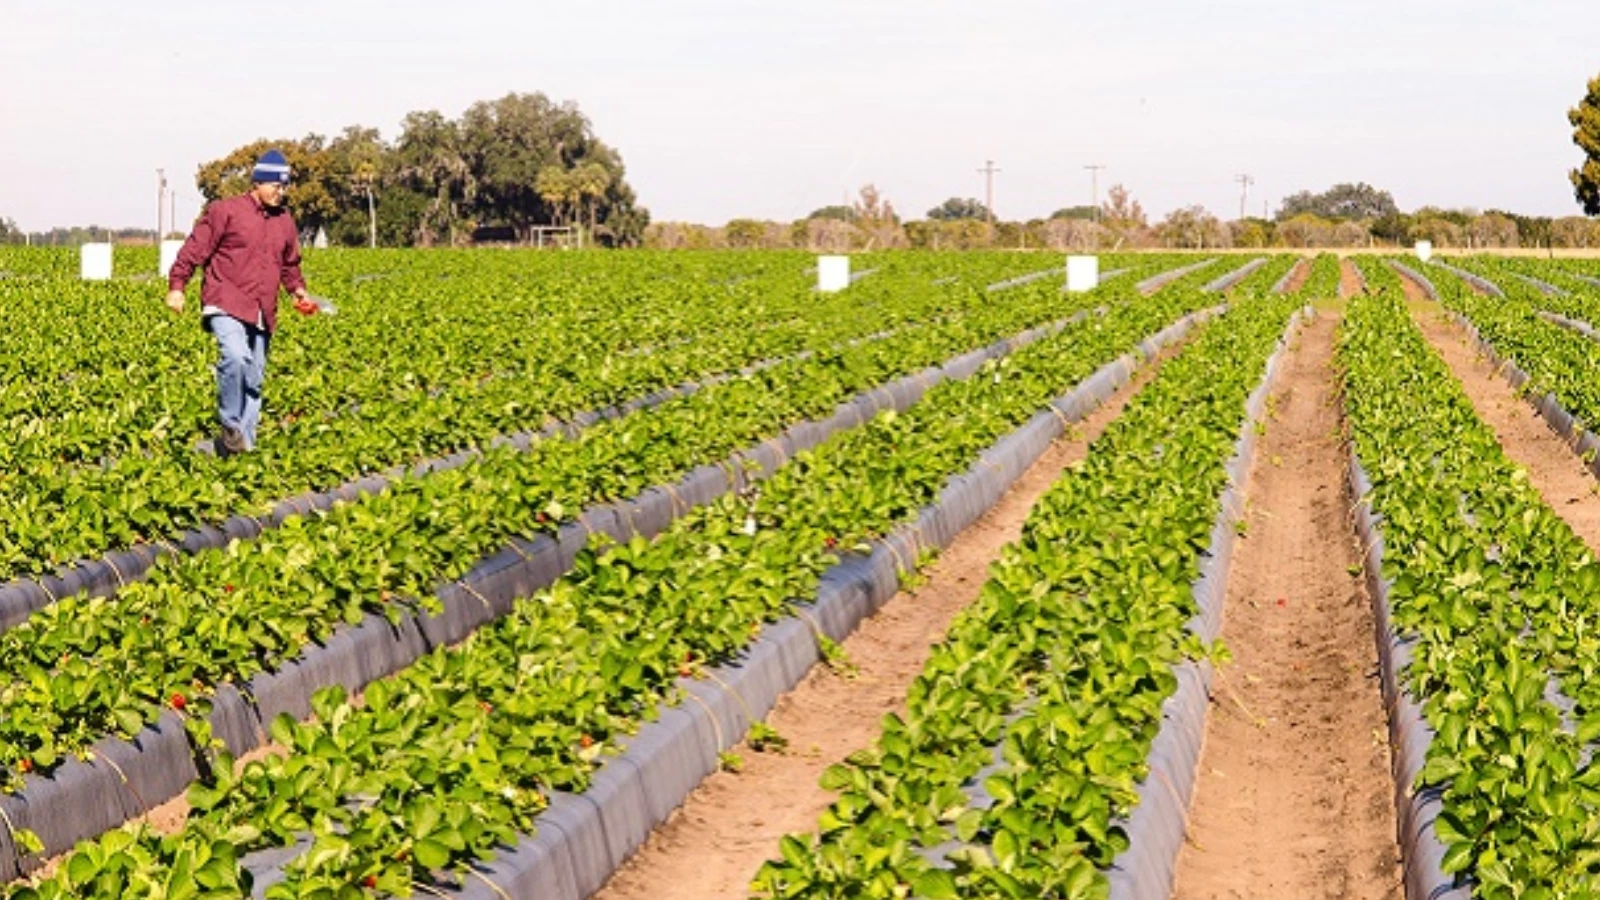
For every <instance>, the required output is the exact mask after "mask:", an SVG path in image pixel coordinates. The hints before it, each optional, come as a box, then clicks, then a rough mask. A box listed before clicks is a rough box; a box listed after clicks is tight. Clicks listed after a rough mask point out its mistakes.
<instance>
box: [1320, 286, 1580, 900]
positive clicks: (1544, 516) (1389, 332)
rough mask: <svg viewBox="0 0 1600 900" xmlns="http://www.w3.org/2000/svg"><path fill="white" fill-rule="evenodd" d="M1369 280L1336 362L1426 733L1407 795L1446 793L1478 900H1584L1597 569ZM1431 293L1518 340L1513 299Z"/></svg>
mask: <svg viewBox="0 0 1600 900" xmlns="http://www.w3.org/2000/svg"><path fill="white" fill-rule="evenodd" d="M1368 274H1369V278H1371V280H1372V281H1373V283H1374V284H1375V285H1377V286H1378V287H1379V288H1380V289H1379V292H1378V293H1377V294H1376V295H1374V296H1371V297H1362V298H1357V299H1356V300H1355V301H1353V302H1352V304H1351V307H1350V312H1349V315H1348V316H1347V319H1346V322H1345V325H1344V327H1343V328H1342V330H1341V333H1340V338H1339V347H1338V359H1339V363H1340V365H1341V366H1342V367H1343V370H1344V375H1343V380H1344V395H1345V405H1346V409H1347V412H1348V418H1349V423H1350V429H1351V434H1352V437H1353V441H1354V449H1355V452H1356V454H1357V457H1358V458H1359V460H1360V462H1361V465H1362V467H1363V469H1364V470H1365V471H1366V472H1367V473H1368V475H1369V476H1370V478H1371V482H1372V490H1371V493H1370V494H1369V495H1368V497H1367V498H1366V502H1369V503H1370V504H1371V505H1372V509H1373V511H1374V512H1375V513H1376V514H1378V515H1380V516H1381V517H1382V518H1381V524H1380V529H1381V532H1382V535H1383V541H1384V570H1383V573H1382V574H1383V576H1384V577H1385V578H1386V579H1388V580H1389V582H1390V583H1391V588H1390V602H1391V604H1392V607H1393V612H1392V623H1393V627H1394V628H1395V629H1396V631H1397V632H1398V633H1399V634H1400V635H1402V636H1403V638H1404V639H1405V641H1406V647H1407V649H1408V651H1409V654H1410V663H1409V665H1408V666H1406V668H1405V670H1404V672H1403V673H1402V681H1403V685H1404V687H1405V688H1406V689H1407V690H1408V691H1409V692H1410V694H1411V696H1413V697H1414V698H1416V699H1417V700H1419V701H1420V702H1421V705H1422V711H1423V714H1424V716H1425V718H1426V719H1427V722H1428V724H1429V725H1430V726H1431V728H1432V729H1433V732H1434V733H1433V736H1432V741H1431V744H1430V746H1429V748H1428V752H1427V758H1426V762H1425V764H1424V766H1423V768H1422V770H1421V772H1420V775H1419V777H1418V782H1417V783H1416V784H1415V785H1411V786H1410V787H1411V788H1412V789H1413V790H1416V791H1422V790H1436V791H1439V792H1440V793H1441V795H1442V800H1443V807H1444V808H1443V812H1442V813H1441V814H1440V815H1439V816H1438V817H1437V819H1436V820H1435V821H1434V822H1433V829H1434V832H1435V834H1436V836H1437V837H1438V839H1439V840H1440V841H1441V842H1443V844H1444V845H1445V855H1444V860H1443V869H1444V871H1445V872H1446V873H1452V874H1460V875H1462V876H1464V877H1467V878H1468V879H1469V880H1470V882H1471V884H1472V886H1473V893H1474V895H1475V896H1478V897H1484V898H1496V900H1499V898H1529V897H1586V896H1594V895H1595V894H1596V892H1597V891H1600V789H1597V786H1600V770H1597V769H1596V768H1595V767H1594V765H1593V763H1592V752H1591V751H1592V746H1591V745H1592V743H1593V741H1594V740H1595V738H1596V737H1597V736H1600V717H1597V716H1596V711H1597V710H1600V677H1597V675H1600V671H1597V670H1596V668H1595V666H1594V664H1593V662H1592V660H1593V650H1594V649H1595V638H1594V636H1593V635H1594V634H1595V628H1596V625H1597V624H1600V564H1597V563H1596V561H1595V559H1594V557H1593V555H1592V554H1591V553H1590V552H1589V551H1588V549H1587V547H1585V545H1584V544H1583V542H1582V541H1581V540H1580V539H1579V538H1578V537H1577V536H1576V535H1575V534H1573V532H1572V531H1571V529H1570V528H1569V527H1568V526H1567V525H1566V524H1565V523H1564V522H1563V521H1562V520H1561V519H1560V518H1559V517H1558V516H1557V515H1556V514H1555V513H1554V511H1553V510H1551V509H1550V508H1549V506H1548V505H1547V504H1546V503H1545V502H1544V501H1543V499H1542V498H1541V497H1540V495H1539V493H1538V491H1537V490H1535V489H1534V487H1533V486H1532V485H1530V484H1529V482H1528V478H1527V475H1526V473H1525V472H1523V471H1522V470H1521V469H1520V468H1519V467H1517V466H1516V465H1515V464H1513V462H1512V461H1511V460H1510V459H1508V458H1507V457H1506V455H1505V453H1504V451H1503V450H1502V449H1501V448H1500V445H1499V443H1498V441H1497V439H1496V436H1495V434H1494V432H1493V431H1492V430H1491V429H1490V428H1488V427H1487V426H1486V425H1484V424H1483V422H1481V421H1480V420H1479V419H1478V418H1477V416H1476V414H1475V413H1474V411H1473V407H1472V404H1471V402H1470V401H1469V400H1468V399H1467V397H1466V395H1465V393H1464V392H1463V391H1462V389H1461V387H1460V385H1459V384H1457V383H1456V381H1455V380H1454V378H1453V377H1452V375H1451V374H1450V371H1449V369H1448V367H1447V366H1446V365H1445V363H1444V362H1443V360H1441V359H1440V358H1439V356H1438V355H1437V354H1435V353H1434V352H1433V350H1432V349H1431V348H1430V347H1429V346H1428V344H1427V342H1426V341H1425V340H1424V339H1423V337H1422V335H1421V333H1420V332H1419V331H1418V330H1417V328H1416V326H1415V325H1414V324H1413V323H1412V321H1411V320H1410V317H1409V316H1408V315H1407V313H1406V310H1405V307H1404V305H1403V304H1402V302H1401V300H1400V298H1399V291H1398V285H1397V284H1395V283H1394V282H1393V280H1392V276H1389V277H1388V278H1380V277H1376V276H1378V275H1380V273H1378V272H1369V273H1368ZM1434 274H1435V273H1434V272H1433V271H1431V270H1430V272H1429V275H1430V277H1433V276H1434ZM1439 281H1440V282H1443V286H1442V287H1441V290H1443V291H1444V292H1445V295H1446V296H1447V297H1448V298H1450V299H1449V302H1450V303H1452V304H1456V305H1458V306H1459V307H1460V308H1462V309H1466V310H1471V311H1472V313H1473V314H1474V315H1475V316H1482V317H1483V321H1485V322H1490V323H1492V326H1493V327H1495V328H1496V329H1499V330H1497V332H1496V333H1497V334H1498V335H1502V336H1505V335H1513V334H1518V333H1521V334H1523V336H1524V337H1526V334H1527V332H1518V331H1516V329H1517V327H1518V323H1521V324H1526V319H1525V318H1523V314H1522V312H1521V311H1520V310H1518V309H1517V304H1516V301H1514V300H1513V301H1510V302H1506V303H1504V304H1502V305H1503V306H1504V307H1505V311H1504V312H1503V313H1497V312H1494V311H1492V310H1489V309H1486V308H1485V307H1484V306H1483V305H1480V304H1478V303H1477V301H1476V300H1475V299H1468V298H1466V297H1464V296H1463V295H1461V294H1460V293H1459V291H1458V288H1459V284H1455V283H1452V282H1451V281H1450V280H1449V279H1448V278H1440V279H1439ZM1475 321H1477V319H1476V318H1475Z"/></svg>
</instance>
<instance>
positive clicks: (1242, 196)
mask: <svg viewBox="0 0 1600 900" xmlns="http://www.w3.org/2000/svg"><path fill="white" fill-rule="evenodd" d="M1233 180H1234V181H1237V182H1239V221H1241V222H1242V221H1244V205H1245V202H1246V201H1247V200H1248V199H1249V197H1250V185H1252V184H1255V183H1256V180H1255V179H1254V178H1253V177H1251V176H1249V175H1235V176H1233Z"/></svg>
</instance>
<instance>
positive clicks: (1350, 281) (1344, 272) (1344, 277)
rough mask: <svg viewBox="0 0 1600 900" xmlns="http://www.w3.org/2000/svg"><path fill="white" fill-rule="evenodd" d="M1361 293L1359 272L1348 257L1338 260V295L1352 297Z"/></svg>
mask: <svg viewBox="0 0 1600 900" xmlns="http://www.w3.org/2000/svg"><path fill="white" fill-rule="evenodd" d="M1359 293H1361V273H1360V272H1358V271H1356V264H1355V263H1354V262H1353V261H1351V260H1349V259H1341V260H1339V296H1340V297H1341V298H1342V297H1354V296H1355V295H1357V294H1359Z"/></svg>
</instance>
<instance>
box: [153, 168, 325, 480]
mask: <svg viewBox="0 0 1600 900" xmlns="http://www.w3.org/2000/svg"><path fill="white" fill-rule="evenodd" d="M250 180H251V187H250V192H249V193H247V194H243V195H241V196H238V197H230V198H228V199H226V200H218V201H216V202H214V203H212V204H211V205H209V206H207V207H206V210H205V213H204V214H202V215H201V217H200V221H198V222H196V223H195V226H194V231H193V232H192V233H191V234H190V235H189V239H188V240H186V241H184V242H183V249H182V250H180V251H179V252H178V258H177V261H176V262H174V263H173V264H172V271H171V273H170V274H169V276H168V279H167V290H168V293H167V306H168V307H169V308H171V310H172V311H173V312H175V313H181V312H183V305H184V296H183V289H184V286H185V285H187V284H188V283H189V279H190V277H192V276H193V275H194V270H195V268H196V267H198V266H204V267H205V270H206V274H205V281H204V283H203V284H202V285H201V288H200V316H201V322H202V324H203V326H204V327H205V329H206V330H207V331H209V332H211V335H212V336H213V337H215V338H216V340H217V420H218V423H219V424H220V425H221V429H222V431H221V434H220V435H219V436H218V437H217V441H216V446H217V452H218V453H219V454H221V455H224V456H231V455H233V454H236V453H244V452H245V451H247V450H249V449H250V448H252V447H254V446H255V443H256V427H257V426H258V425H259V424H260V421H261V388H262V384H263V383H264V381H265V380H266V372H267V348H268V346H269V345H270V344H271V341H272V332H273V330H274V329H275V328H276V327H277V322H278V289H279V287H280V286H281V287H282V288H283V289H285V290H287V291H288V292H289V293H291V294H293V295H294V297H295V308H296V309H298V310H299V311H300V312H302V313H305V314H307V315H310V314H311V313H313V312H315V311H316V309H317V305H316V302H315V301H313V300H311V299H310V297H309V296H308V295H307V294H306V280H305V277H304V276H302V275H301V274H300V242H299V230H298V229H297V228H296V227H295V224H294V217H293V216H291V215H289V210H288V209H287V208H286V207H285V206H284V205H283V197H284V192H285V190H287V188H288V186H289V161H288V160H287V159H285V158H284V156H283V154H282V153H280V152H278V151H277V150H268V151H267V152H266V153H263V154H262V155H261V158H260V159H259V160H258V161H257V162H256V165H255V169H254V171H253V172H252V173H251V179H250Z"/></svg>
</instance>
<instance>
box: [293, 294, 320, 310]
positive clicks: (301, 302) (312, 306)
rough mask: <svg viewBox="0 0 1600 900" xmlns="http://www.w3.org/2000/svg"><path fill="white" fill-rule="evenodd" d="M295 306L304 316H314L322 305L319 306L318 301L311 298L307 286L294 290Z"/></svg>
mask: <svg viewBox="0 0 1600 900" xmlns="http://www.w3.org/2000/svg"><path fill="white" fill-rule="evenodd" d="M294 308H295V309H297V310H299V311H300V314H301V315H302V316H314V315H316V314H317V310H318V309H320V308H321V307H319V306H317V301H315V300H313V299H311V295H310V294H308V293H306V289H305V288H301V289H300V290H298V291H295V292H294Z"/></svg>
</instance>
